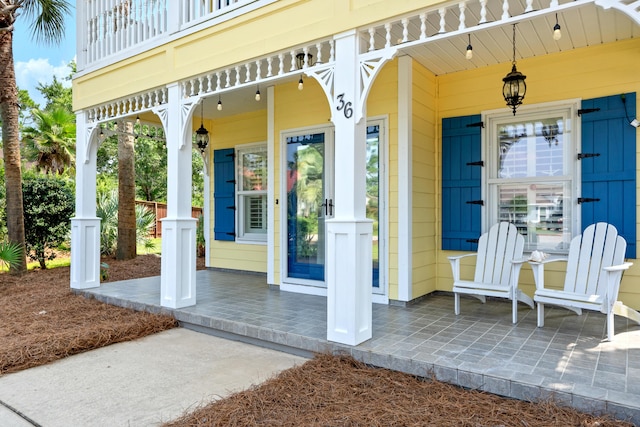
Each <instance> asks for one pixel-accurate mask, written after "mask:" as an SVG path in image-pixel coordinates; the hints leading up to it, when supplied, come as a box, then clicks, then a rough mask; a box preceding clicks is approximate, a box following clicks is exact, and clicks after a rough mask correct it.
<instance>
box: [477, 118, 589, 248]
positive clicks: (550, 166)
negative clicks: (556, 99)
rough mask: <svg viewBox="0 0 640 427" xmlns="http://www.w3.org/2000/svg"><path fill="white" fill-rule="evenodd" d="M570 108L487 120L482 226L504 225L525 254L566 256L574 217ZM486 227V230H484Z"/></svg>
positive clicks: (572, 136)
mask: <svg viewBox="0 0 640 427" xmlns="http://www.w3.org/2000/svg"><path fill="white" fill-rule="evenodd" d="M572 107H573V106H572V105H564V106H558V107H555V108H548V109H545V110H544V111H543V112H542V111H539V110H538V112H531V113H527V112H526V111H521V112H519V113H518V116H516V117H514V116H512V115H511V114H508V115H506V114H499V115H497V114H496V115H487V117H486V119H487V120H486V121H487V127H486V129H485V131H486V132H487V135H486V138H487V142H488V144H487V147H488V153H487V158H488V163H487V175H488V176H487V180H486V189H485V191H486V193H485V194H486V195H487V200H489V201H490V202H489V203H488V205H487V221H488V222H487V225H490V224H495V223H496V222H499V221H509V222H511V223H513V224H515V225H516V227H517V228H518V231H519V232H520V234H522V235H523V236H524V237H525V250H526V251H533V250H542V251H545V252H566V250H567V249H568V248H569V243H570V242H571V236H572V234H573V231H574V230H573V224H574V222H575V221H574V218H575V215H574V213H573V207H572V200H573V197H574V191H573V189H574V188H575V185H574V181H575V176H574V169H575V168H574V155H573V153H575V148H574V147H575V144H576V142H575V132H572V129H573V128H574V127H575V126H574V124H573V120H572V119H571V117H572V114H571V113H572ZM487 228H488V227H487Z"/></svg>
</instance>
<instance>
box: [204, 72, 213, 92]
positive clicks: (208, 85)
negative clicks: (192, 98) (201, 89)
mask: <svg viewBox="0 0 640 427" xmlns="http://www.w3.org/2000/svg"><path fill="white" fill-rule="evenodd" d="M211 79H213V74H207V88H206V90H205V92H211Z"/></svg>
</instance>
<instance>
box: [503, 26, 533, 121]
mask: <svg viewBox="0 0 640 427" xmlns="http://www.w3.org/2000/svg"><path fill="white" fill-rule="evenodd" d="M511 64H512V66H511V72H510V73H509V74H507V75H506V76H505V77H504V78H503V79H502V81H503V82H504V85H503V86H502V96H503V97H504V100H505V101H506V102H507V107H510V108H512V109H513V115H514V116H515V115H516V108H518V106H520V105H522V101H523V100H524V95H525V94H526V93H527V84H526V83H525V82H524V79H526V78H527V76H525V75H524V74H522V73H521V72H520V71H518V70H517V68H516V24H513V61H512V62H511Z"/></svg>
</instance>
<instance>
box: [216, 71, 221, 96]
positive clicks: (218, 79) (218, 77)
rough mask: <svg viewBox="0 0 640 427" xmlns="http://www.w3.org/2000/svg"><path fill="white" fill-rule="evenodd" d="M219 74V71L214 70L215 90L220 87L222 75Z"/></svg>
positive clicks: (218, 89)
mask: <svg viewBox="0 0 640 427" xmlns="http://www.w3.org/2000/svg"><path fill="white" fill-rule="evenodd" d="M220 74H221V73H220V71H216V92H219V91H220V89H222V76H221V75H220Z"/></svg>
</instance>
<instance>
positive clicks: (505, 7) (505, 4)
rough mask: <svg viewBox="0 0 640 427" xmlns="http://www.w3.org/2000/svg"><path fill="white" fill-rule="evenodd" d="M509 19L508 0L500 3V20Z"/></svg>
mask: <svg viewBox="0 0 640 427" xmlns="http://www.w3.org/2000/svg"><path fill="white" fill-rule="evenodd" d="M501 19H509V0H503V1H502V18H501Z"/></svg>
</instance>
